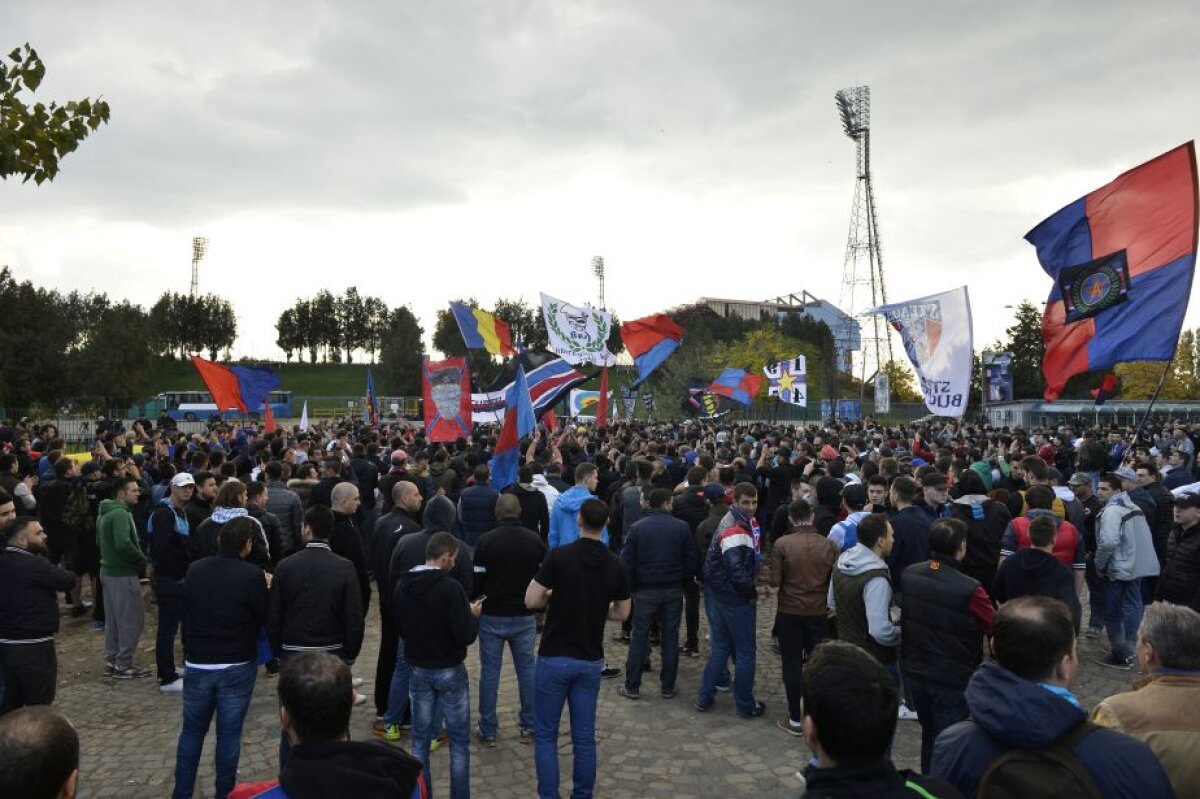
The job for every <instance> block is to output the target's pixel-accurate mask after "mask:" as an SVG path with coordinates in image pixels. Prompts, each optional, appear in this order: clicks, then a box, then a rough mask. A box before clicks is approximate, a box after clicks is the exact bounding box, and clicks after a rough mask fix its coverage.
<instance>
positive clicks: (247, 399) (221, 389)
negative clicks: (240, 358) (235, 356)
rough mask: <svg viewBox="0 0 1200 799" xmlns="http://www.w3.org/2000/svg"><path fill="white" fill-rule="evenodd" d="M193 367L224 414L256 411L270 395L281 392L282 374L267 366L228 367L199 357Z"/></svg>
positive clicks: (193, 357) (196, 356)
mask: <svg viewBox="0 0 1200 799" xmlns="http://www.w3.org/2000/svg"><path fill="white" fill-rule="evenodd" d="M192 365H193V366H195V367H196V371H197V372H199V373H200V379H201V380H203V381H204V385H205V386H207V387H208V393H210V394H212V397H213V402H214V403H216V406H217V410H218V411H219V412H221V413H224V412H225V411H231V410H238V411H241V412H242V413H250V412H251V411H257V410H258V409H259V408H260V407H261V406H262V404H263V402H265V401H266V399H267V394H269V393H271V392H272V391H274V390H275V389H277V388H279V373H278V372H276V371H275V370H274V369H268V368H267V367H265V366H226V365H224V364H220V363H214V362H213V361H209V360H205V359H204V358H201V357H200V356H199V355H193V356H192Z"/></svg>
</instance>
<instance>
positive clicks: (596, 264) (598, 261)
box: [592, 255, 608, 311]
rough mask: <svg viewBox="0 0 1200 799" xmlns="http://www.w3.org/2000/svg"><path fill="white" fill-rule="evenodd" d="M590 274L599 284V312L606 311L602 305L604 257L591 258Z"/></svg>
mask: <svg viewBox="0 0 1200 799" xmlns="http://www.w3.org/2000/svg"><path fill="white" fill-rule="evenodd" d="M592 274H593V275H595V276H596V280H597V281H599V283H600V310H602V311H607V310H608V308H606V307H605V305H604V256H602V255H597V256H595V257H593V258H592Z"/></svg>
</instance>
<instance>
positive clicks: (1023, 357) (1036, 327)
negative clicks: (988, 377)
mask: <svg viewBox="0 0 1200 799" xmlns="http://www.w3.org/2000/svg"><path fill="white" fill-rule="evenodd" d="M1004 333H1005V335H1006V336H1008V341H1007V343H1006V344H1005V346H1004V349H1006V350H1008V351H1009V352H1011V353H1012V354H1013V362H1012V366H1011V367H1010V368H1011V370H1012V376H1013V397H1014V398H1015V399H1033V398H1037V397H1041V396H1042V393H1043V391H1044V390H1045V387H1046V381H1045V378H1043V376H1042V359H1043V357H1045V354H1046V345H1045V342H1044V341H1043V340H1042V311H1041V310H1040V309H1039V308H1038V307H1037V306H1036V305H1034V304H1033V303H1031V302H1029V301H1028V300H1024V301H1022V302H1021V304H1020V305H1018V306H1017V308H1016V312H1015V313H1014V314H1013V323H1012V325H1011V326H1010V327H1008V328H1007V329H1006V330H1005V331H1004Z"/></svg>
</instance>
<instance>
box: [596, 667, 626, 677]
mask: <svg viewBox="0 0 1200 799" xmlns="http://www.w3.org/2000/svg"><path fill="white" fill-rule="evenodd" d="M620 673H621V670H620V669H619V668H617V667H616V666H605V667H604V668H602V669H600V676H601V677H603V678H604V679H606V680H607V679H609V678H612V677H616V676H617V675H618V674H620Z"/></svg>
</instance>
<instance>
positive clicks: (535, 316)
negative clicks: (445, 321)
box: [455, 297, 550, 350]
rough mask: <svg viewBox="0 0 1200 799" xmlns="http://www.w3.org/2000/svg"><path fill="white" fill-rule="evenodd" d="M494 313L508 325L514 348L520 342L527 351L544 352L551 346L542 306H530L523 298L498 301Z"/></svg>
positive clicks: (456, 329)
mask: <svg viewBox="0 0 1200 799" xmlns="http://www.w3.org/2000/svg"><path fill="white" fill-rule="evenodd" d="M492 313H494V314H495V315H496V317H497V318H499V319H502V320H504V321H505V322H507V323H508V329H509V332H510V333H512V340H513V345H514V346H515V345H516V344H517V343H518V342H520V343H521V344H522V345H524V347H525V349H527V350H544V349H545V348H546V347H548V346H549V345H550V339H549V337H547V335H546V325H545V323H544V322H543V321H542V309H541V307H540V306H539V307H534V306H532V305H530V304H529V303H527V302H525V299H524V298H523V297H522V298H519V299H516V300H504V299H501V300H496V308H495V310H494V311H492ZM457 331H458V328H457V327H456V328H455V332H456V333H457Z"/></svg>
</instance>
